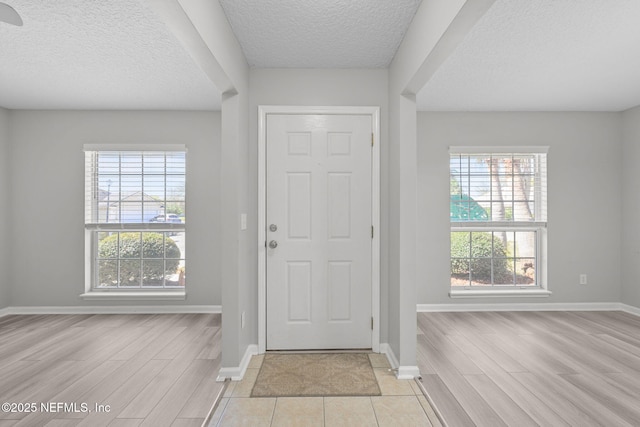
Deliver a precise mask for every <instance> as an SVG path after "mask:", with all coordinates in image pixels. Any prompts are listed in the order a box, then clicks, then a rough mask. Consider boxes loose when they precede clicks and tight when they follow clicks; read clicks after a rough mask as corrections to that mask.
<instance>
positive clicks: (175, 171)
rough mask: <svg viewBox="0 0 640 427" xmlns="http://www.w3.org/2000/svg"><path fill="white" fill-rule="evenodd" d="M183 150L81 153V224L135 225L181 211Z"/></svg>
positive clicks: (183, 179) (184, 176)
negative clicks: (82, 215)
mask: <svg viewBox="0 0 640 427" xmlns="http://www.w3.org/2000/svg"><path fill="white" fill-rule="evenodd" d="M185 184H186V152H185V151H184V149H183V150H182V151H121V150H117V151H116V150H101V151H94V150H85V224H87V225H89V224H93V225H96V226H105V225H107V224H118V225H121V226H123V228H126V225H127V224H129V225H133V224H135V225H136V226H139V225H141V224H145V223H146V224H148V223H153V222H154V220H157V219H158V218H162V219H161V221H162V222H165V219H166V217H165V214H166V213H167V212H171V211H177V212H182V214H181V220H180V221H181V222H182V221H183V220H184V217H185V215H184V209H185V193H186V191H185V190H186V187H185Z"/></svg>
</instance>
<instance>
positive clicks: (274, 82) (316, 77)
mask: <svg viewBox="0 0 640 427" xmlns="http://www.w3.org/2000/svg"><path fill="white" fill-rule="evenodd" d="M249 84H250V91H251V92H250V93H251V96H250V116H249V123H250V125H249V126H250V129H249V130H250V138H251V139H250V144H249V146H250V147H251V151H250V153H249V156H250V161H251V164H252V165H255V168H254V169H253V170H252V171H251V173H252V176H251V182H252V183H254V184H253V187H252V190H251V192H252V194H255V195H256V197H255V199H254V200H255V204H253V205H251V207H250V212H257V209H258V207H257V194H258V189H257V182H258V177H257V165H258V106H259V105H306V106H329V105H339V106H378V107H380V122H381V124H380V135H381V145H380V156H381V160H380V162H381V165H380V168H381V177H380V181H381V193H382V194H381V204H382V207H381V226H382V230H381V235H380V236H381V237H380V238H381V265H380V271H381V274H380V276H381V297H380V299H381V301H380V305H381V311H382V313H381V319H380V329H381V331H380V334H381V337H380V338H381V342H386V340H387V328H386V324H387V308H386V304H387V300H386V295H387V283H388V282H387V274H388V273H387V262H386V260H387V258H388V252H387V246H388V245H386V244H385V243H386V240H387V239H388V233H387V221H388V215H387V210H386V209H387V207H388V192H387V181H388V178H387V177H388V164H387V157H388V142H387V135H388V130H387V129H388V128H387V123H388V88H387V84H388V72H387V70H317V69H254V70H251V73H250V79H249ZM251 220H252V221H257V218H255V215H253V218H251ZM254 229H256V228H254ZM252 309H255V310H256V311H257V294H256V306H253V307H252Z"/></svg>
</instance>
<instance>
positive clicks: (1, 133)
mask: <svg viewBox="0 0 640 427" xmlns="http://www.w3.org/2000/svg"><path fill="white" fill-rule="evenodd" d="M9 149H10V147H9V111H7V110H5V109H3V108H0V309H2V308H5V307H8V306H9V305H10V301H9V285H10V282H9V274H8V272H9V270H8V269H9V268H10V267H11V264H10V262H9V256H10V255H11V250H10V245H9V237H8V235H7V233H8V231H9V227H10V218H9V214H10V208H9V207H10V206H11V204H10V200H9V197H10V196H9V176H10V174H9V165H10V163H9V153H10V151H9Z"/></svg>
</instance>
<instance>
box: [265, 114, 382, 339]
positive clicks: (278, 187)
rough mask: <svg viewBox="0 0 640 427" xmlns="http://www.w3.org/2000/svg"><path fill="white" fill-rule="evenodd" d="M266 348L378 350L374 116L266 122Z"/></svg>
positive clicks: (302, 117)
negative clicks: (374, 299)
mask: <svg viewBox="0 0 640 427" xmlns="http://www.w3.org/2000/svg"><path fill="white" fill-rule="evenodd" d="M266 132H267V137H266V160H267V166H266V228H267V230H266V241H267V248H266V253H267V255H266V257H267V261H266V271H267V272H266V301H267V308H266V311H267V313H266V317H267V336H266V348H267V349H268V350H284V349H289V350H292V349H346V348H371V347H372V327H371V324H372V320H371V319H372V317H371V306H372V303H371V301H372V300H371V298H372V266H371V258H372V253H371V250H372V243H371V235H372V194H371V181H372V175H371V170H372V149H371V139H372V136H371V135H372V117H371V116H370V115H330V114H299V115H287V114H269V115H267V120H266Z"/></svg>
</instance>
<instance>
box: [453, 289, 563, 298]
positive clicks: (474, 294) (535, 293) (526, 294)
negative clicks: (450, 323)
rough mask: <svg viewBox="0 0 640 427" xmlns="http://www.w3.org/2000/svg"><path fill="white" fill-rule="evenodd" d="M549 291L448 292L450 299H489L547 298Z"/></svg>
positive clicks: (494, 290)
mask: <svg viewBox="0 0 640 427" xmlns="http://www.w3.org/2000/svg"><path fill="white" fill-rule="evenodd" d="M550 295H551V291H548V290H546V289H499V290H498V289H490V290H475V289H456V290H451V291H450V292H449V297H450V298H491V297H541V298H544V297H548V296H550Z"/></svg>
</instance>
